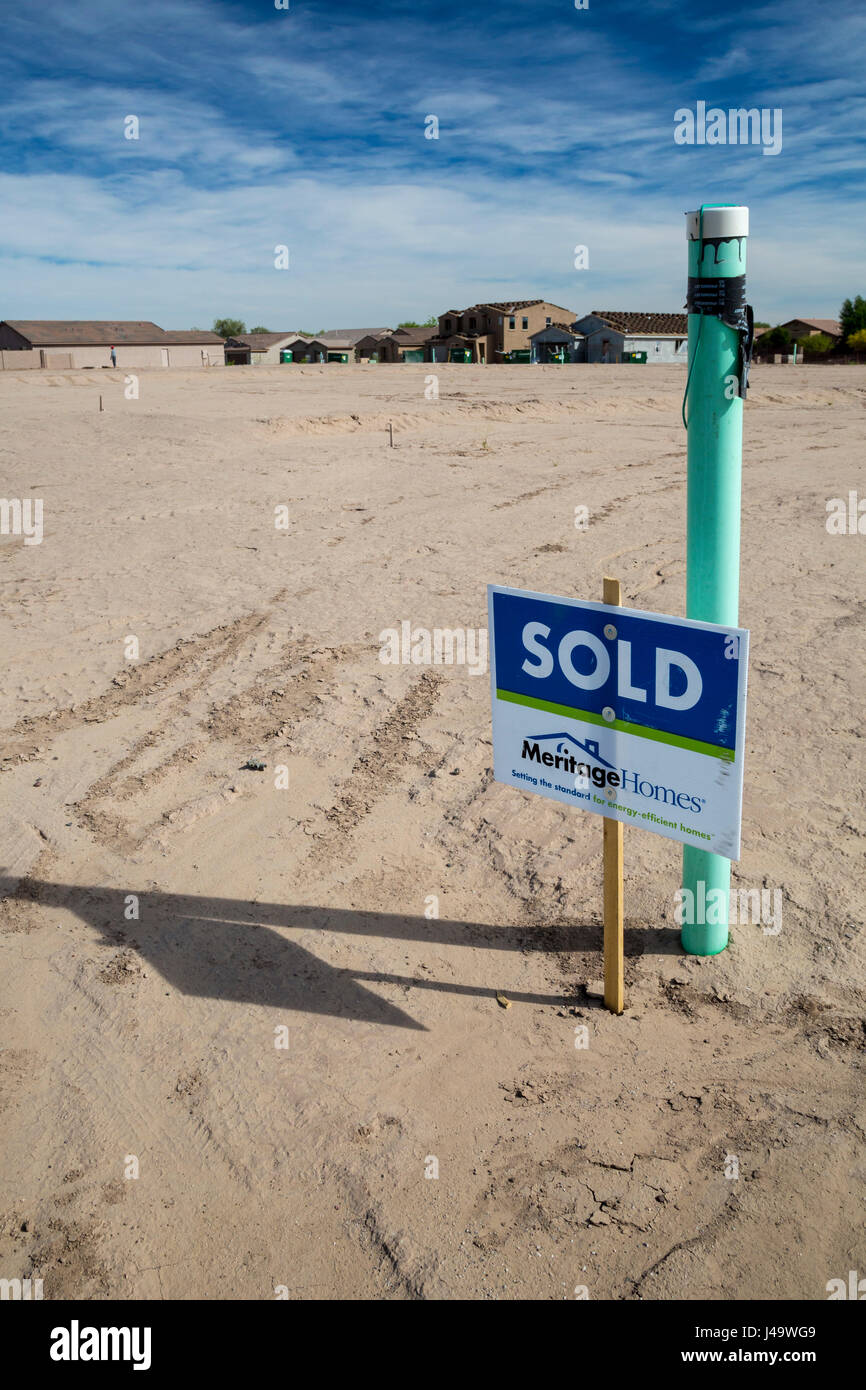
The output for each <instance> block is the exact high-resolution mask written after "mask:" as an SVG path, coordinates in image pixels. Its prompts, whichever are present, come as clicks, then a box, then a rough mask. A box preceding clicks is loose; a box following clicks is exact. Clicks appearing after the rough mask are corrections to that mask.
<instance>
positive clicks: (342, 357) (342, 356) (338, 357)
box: [328, 352, 349, 362]
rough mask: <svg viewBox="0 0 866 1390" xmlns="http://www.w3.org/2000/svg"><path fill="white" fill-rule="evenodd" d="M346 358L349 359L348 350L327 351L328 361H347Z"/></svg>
mask: <svg viewBox="0 0 866 1390" xmlns="http://www.w3.org/2000/svg"><path fill="white" fill-rule="evenodd" d="M348 360H349V354H348V352H329V353H328V361H329V362H348Z"/></svg>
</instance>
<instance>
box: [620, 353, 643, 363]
mask: <svg viewBox="0 0 866 1390" xmlns="http://www.w3.org/2000/svg"><path fill="white" fill-rule="evenodd" d="M622 360H623V362H644V363H645V362H646V353H645V352H624V353H623V355H622Z"/></svg>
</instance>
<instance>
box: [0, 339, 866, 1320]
mask: <svg viewBox="0 0 866 1390" xmlns="http://www.w3.org/2000/svg"><path fill="white" fill-rule="evenodd" d="M431 370H432V369H430V368H425V367H421V366H419V367H410V366H401V367H377V368H365V367H340V366H331V367H327V368H316V367H298V366H294V367H283V368H256V367H252V368H238V369H231V370H225V371H222V370H212V371H209V372H196V373H192V372H190V373H188V374H187V373H179V372H164V373H159V372H142V373H141V374H140V380H139V386H140V395H139V399H138V400H127V399H125V396H124V378H123V373H122V372H120V371H117V372H106V371H102V372H99V373H97V372H72V373H64V374H62V375H49V374H46V373H43V372H31V373H18V374H16V373H13V372H5V373H0V422H2V434H3V439H4V444H3V453H2V464H3V466H2V472H0V479H2V486H0V490H2V493H3V496H4V497H7V498H12V497H18V498H27V497H38V498H42V499H44V538H43V540H42V543H41V544H38V545H37V544H33V545H27V544H25V543H24V538H23V537H22V536H16V535H4V536H2V537H0V577H2V579H3V599H4V601H3V609H2V649H3V653H4V676H5V679H4V682H3V690H2V710H0V727H2V728H3V731H4V737H3V741H2V742H3V746H2V756H3V762H2V778H0V788H2V826H0V829H2V845H3V850H2V856H0V878H2V891H3V893H4V895H5V901H4V902H3V903H2V906H0V925H2V929H3V934H2V936H0V942H2V980H3V984H2V1021H3V1029H2V1034H3V1040H4V1046H5V1051H4V1053H3V1056H2V1072H0V1104H2V1107H3V1116H2V1128H3V1133H4V1141H3V1144H4V1150H5V1154H4V1161H3V1178H2V1193H0V1207H2V1231H0V1275H2V1276H4V1277H15V1276H18V1277H24V1276H27V1275H30V1276H32V1277H41V1278H42V1279H43V1281H44V1292H45V1297H46V1298H54V1297H61V1296H64V1295H66V1296H70V1297H76V1298H95V1299H99V1298H105V1297H124V1298H153V1299H156V1298H181V1299H182V1298H193V1297H207V1298H216V1299H221V1298H245V1299H269V1298H274V1297H275V1291H276V1292H277V1293H280V1292H282V1291H286V1292H287V1293H288V1296H289V1297H291V1298H315V1297H334V1298H341V1299H346V1298H371V1297H372V1298H396V1299H411V1298H423V1299H443V1298H472V1299H474V1298H490V1299H510V1298H534V1299H562V1298H574V1297H575V1290H576V1289H578V1290H579V1289H585V1290H586V1292H587V1294H588V1296H589V1297H590V1298H592V1299H599V1298H602V1299H673V1298H676V1299H694V1298H702V1297H708V1298H713V1299H719V1300H730V1299H733V1300H736V1299H744V1298H772V1299H824V1298H826V1296H827V1295H826V1291H825V1286H826V1283H827V1281H828V1280H829V1279H831V1278H834V1277H843V1278H845V1277H847V1272H848V1270H849V1269H858V1270H860V1271H861V1273H862V1272H863V1271H864V1270H866V1241H864V1217H863V1212H864V1204H863V1178H864V1156H863V1155H864V1148H863V1140H864V1116H863V1077H862V1067H863V1059H864V1025H863V1014H864V1008H863V1006H864V998H866V971H864V956H863V926H862V923H863V916H864V913H863V908H864V889H863V853H864V844H866V811H864V796H863V785H862V783H863V775H862V770H863V761H864V760H863V740H862V735H863V709H864V694H866V672H864V665H866V661H864V641H863V628H864V617H866V601H864V598H863V562H864V556H866V538H864V537H863V536H859V535H846V536H835V535H831V534H829V533H828V531H827V529H826V525H825V522H826V502H827V500H828V499H830V498H837V497H841V498H847V496H848V493H849V491H850V490H857V491H858V494H859V496H864V497H866V467H864V456H863V421H864V413H863V407H864V404H866V372H864V371H863V370H862V369H859V368H853V367H851V368H824V367H820V368H819V367H815V368H804V369H793V368H790V367H758V368H756V369H755V371H754V375H753V392H752V395H751V397H750V401H749V404H748V406H747V417H746V448H745V461H744V499H743V578H742V599H741V622H742V625H743V626H744V627H747V628H749V629H750V630H751V633H752V652H751V670H750V688H749V724H748V760H747V765H746V785H745V804H744V818H743V847H744V848H743V857H742V859H741V860H740V862H739V863H738V864H737V865H735V866H734V883H735V886H738V887H742V888H750V889H751V888H757V889H760V888H762V887H763V888H767V889H770V890H773V891H775V890H780V892H781V894H782V903H783V919H782V923H781V929H780V930H778V931H765V930H764V928H763V927H762V926H761V925H760V924H752V923H747V924H743V925H735V926H734V927H733V928H732V932H731V945H730V947H729V949H728V950H727V951H726V952H725V953H723V954H722V955H721V956H718V957H716V958H712V959H697V958H694V957H686V956H684V955H683V954H682V952H681V950H680V948H679V936H678V931H677V929H676V927H675V925H674V920H673V915H674V898H673V895H674V892H675V890H676V889H677V887H678V886H679V865H680V851H679V848H678V846H676V845H675V844H672V843H671V842H669V841H666V840H663V839H662V838H660V837H659V836H653V835H650V834H649V833H647V832H645V831H644V830H642V829H629V830H628V831H627V832H626V836H625V854H626V953H627V961H626V969H627V975H626V979H627V1005H628V1007H627V1010H626V1012H625V1014H624V1015H623V1016H622V1017H621V1018H614V1017H612V1016H610V1015H608V1014H607V1013H606V1012H605V1011H604V1010H603V1009H602V1008H601V1007H600V1006H599V1001H598V999H597V998H596V997H595V996H594V995H593V994H592V993H591V992H588V991H587V986H588V985H589V986H592V984H593V982H594V981H596V980H597V979H598V978H599V976H600V974H601V956H600V945H601V931H600V925H599V924H600V913H601V822H600V820H599V819H598V818H597V817H593V816H588V815H586V814H582V813H580V812H579V811H577V810H574V809H572V808H567V807H563V806H559V805H557V804H555V803H552V802H548V801H545V800H543V799H541V798H539V797H533V796H531V795H530V794H528V793H522V792H516V791H513V790H511V789H509V788H506V787H503V786H500V785H498V784H495V783H494V782H493V781H492V780H491V773H490V768H491V761H492V759H491V743H490V705H489V701H490V692H489V683H488V679H487V677H486V675H485V674H483V673H482V674H472V673H471V672H470V670H469V669H468V668H467V667H466V666H459V665H454V666H450V667H446V666H429V667H423V666H413V665H383V664H382V662H381V661H380V660H379V649H380V641H379V634H380V632H382V631H383V630H384V629H387V628H399V627H400V624H401V622H402V621H404V620H408V621H410V622H411V623H412V624H413V625H419V626H423V627H426V628H429V629H432V628H435V627H443V628H456V627H464V628H473V629H478V628H483V627H485V626H486V603H485V586H486V584H487V583H488V582H501V583H509V584H515V585H519V586H522V587H527V588H534V589H541V590H548V591H551V592H554V593H564V594H573V595H575V596H579V597H583V598H600V597H601V579H602V575H603V574H604V573H611V574H614V575H617V576H619V577H620V579H621V580H622V583H623V591H624V602H625V603H627V604H629V605H631V606H635V607H640V608H647V609H651V610H654V611H657V612H663V613H673V614H681V613H683V611H684V527H685V522H684V515H685V433H684V431H683V428H682V424H681V421H680V402H681V398H682V391H683V385H684V374H683V372H682V369H680V368H678V367H669V368H668V367H647V368H643V369H641V368H636V367H574V368H568V367H565V368H557V367H550V368H529V367H526V368H523V367H513V368H505V367H501V368H487V369H484V368H473V367H441V368H438V369H437V375H438V378H439V382H438V384H439V390H440V395H439V399H438V400H436V399H427V398H426V397H425V377H426V376H427V375H429V373H430V371H431ZM100 392H101V393H102V394H103V396H104V398H105V411H104V413H101V414H100V413H99V411H98V408H97V396H98V394H99V393H100ZM389 421H393V425H394V442H395V447H394V449H393V450H392V449H390V448H389V447H388V435H387V426H388V422H389ZM580 506H586V507H588V509H589V518H590V519H589V525H588V528H587V529H586V530H585V531H581V530H579V529H576V528H575V525H574V514H575V507H580ZM281 507H287V508H288V526H287V527H280V526H278V525H277V524H276V522H277V520H278V519H279V518H280V517H281V516H283V517H284V516H285V513H279V512H278V511H276V510H275V509H278V508H281ZM132 638H134V639H136V640H137V644H138V655H137V658H136V657H135V655H134V652H135V644H134V643H131V642H130V639H132ZM130 653H133V655H132V657H130ZM249 761H252V762H253V763H263V764H264V765H265V766H264V769H263V770H255V769H254V768H245V767H244V766H243V765H244V764H245V763H247V762H249ZM280 769H284V771H280ZM286 783H287V785H286ZM437 909H438V916H437V915H435V913H436V911H437ZM497 993H503V994H504V995H505V996H507V998H508V999H509V1000H510V1001H511V1007H510V1008H503V1007H502V1006H501V1005H500V1004H499V1003H497V1000H496V995H497ZM583 1027H585V1028H586V1029H587V1032H586V1034H585V1035H582V1034H580V1033H579V1032H576V1029H581V1028H583ZM582 1036H583V1037H585V1038H586V1040H587V1041H588V1046H586V1047H577V1046H575V1043H576V1041H577V1040H579V1039H580V1038H581V1037H582ZM734 1159H735V1160H736V1163H735V1164H734V1163H733V1162H732V1160H734ZM437 1170H438V1177H436V1176H431V1175H432V1174H435V1173H436V1171H437ZM734 1171H738V1176H731V1174H733V1172H734ZM136 1174H137V1176H136Z"/></svg>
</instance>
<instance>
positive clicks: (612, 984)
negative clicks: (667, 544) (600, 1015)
mask: <svg viewBox="0 0 866 1390" xmlns="http://www.w3.org/2000/svg"><path fill="white" fill-rule="evenodd" d="M602 598H603V602H604V603H610V604H615V605H616V606H617V607H619V606H620V604H621V602H622V595H621V591H620V583H619V580H618V579H611V578H609V576H608V575H605V576H604V590H603V594H602ZM622 830H623V827H622V821H618V820H612V819H611V817H610V816H605V817H604V832H603V833H604V1005H605V1008H606V1009H610V1011H611V1013H614V1014H621V1013H622V1011H623V1008H624V1006H625V978H624V976H625V968H624V963H623V928H622Z"/></svg>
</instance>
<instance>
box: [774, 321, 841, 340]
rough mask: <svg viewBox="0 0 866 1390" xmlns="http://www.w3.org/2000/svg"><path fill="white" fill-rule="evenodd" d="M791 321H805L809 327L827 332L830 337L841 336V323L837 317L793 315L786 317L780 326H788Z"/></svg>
mask: <svg viewBox="0 0 866 1390" xmlns="http://www.w3.org/2000/svg"><path fill="white" fill-rule="evenodd" d="M792 323H805V324H806V325H807V326H808V327H809V328H816V329H817V330H818V332H819V333H827V334H829V336H830V337H831V338H841V337H842V325H841V324H840V323H839V321H838V319H804V318H802V317H796V316H795V317H794V318H792V319H786V321H785V322H784V323H783V324H782V327H783V328H788V327H789V325H790V324H792Z"/></svg>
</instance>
